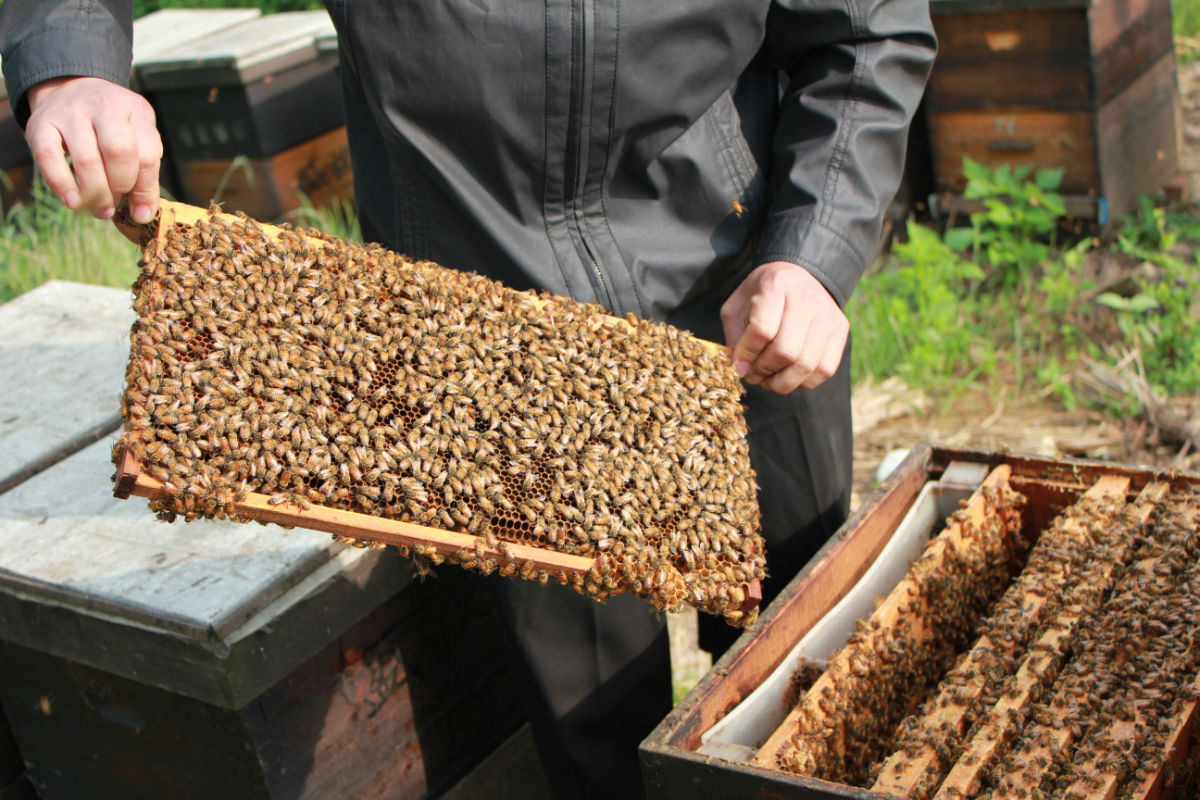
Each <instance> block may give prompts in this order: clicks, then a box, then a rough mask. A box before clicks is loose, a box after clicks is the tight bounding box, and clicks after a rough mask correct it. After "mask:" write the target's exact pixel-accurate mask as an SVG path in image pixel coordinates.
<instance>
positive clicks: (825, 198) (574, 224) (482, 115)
mask: <svg viewBox="0 0 1200 800" xmlns="http://www.w3.org/2000/svg"><path fill="white" fill-rule="evenodd" d="M327 5H328V7H329V10H330V13H331V14H332V17H333V20H334V22H335V24H336V25H337V28H338V31H339V34H340V36H341V44H342V64H343V70H344V73H345V76H346V81H345V82H346V88H347V105H348V111H349V114H348V117H349V120H350V127H351V142H352V149H353V155H354V161H355V168H356V169H355V172H356V175H357V176H358V181H357V184H356V189H357V191H358V201H359V207H360V213H362V214H363V215H364V216H365V217H366V224H367V229H368V230H369V231H370V232H372V233H374V234H375V236H376V237H377V238H380V239H382V240H383V241H385V242H386V243H387V244H389V245H391V246H393V247H395V248H397V249H399V250H402V251H404V252H407V253H409V254H411V255H414V256H419V257H425V258H431V259H434V260H436V261H439V262H441V263H444V264H446V265H448V266H454V267H458V268H462V269H472V270H476V271H479V272H483V273H485V274H488V275H491V276H493V277H497V278H500V279H501V280H504V281H505V282H507V283H509V284H511V285H514V286H517V287H518V288H526V287H532V286H536V287H539V288H545V289H549V290H550V291H552V292H555V293H560V294H568V295H572V296H574V297H577V298H580V299H584V300H593V301H597V302H600V303H602V304H603V305H605V306H608V307H610V308H612V309H614V310H615V311H617V312H626V311H633V312H635V313H637V314H639V315H642V316H647V317H652V318H657V319H672V320H673V321H676V322H678V323H681V324H683V325H684V326H685V327H689V328H691V329H693V330H696V331H697V332H698V333H702V334H703V335H707V336H709V337H712V338H716V337H718V336H719V323H718V321H717V320H716V319H715V318H714V317H713V315H712V312H713V310H714V308H716V307H719V301H720V299H723V298H724V297H725V296H727V295H728V293H729V292H730V291H731V290H732V289H733V288H734V286H736V283H737V281H738V280H740V278H741V277H742V276H743V275H744V274H745V272H747V271H748V270H749V268H751V267H752V266H754V265H755V264H758V263H762V262H765V261H769V260H787V261H793V262H796V263H799V264H801V265H803V266H805V267H806V268H808V269H809V270H811V271H812V272H813V273H814V274H815V275H816V276H817V277H818V278H820V279H821V281H822V282H823V283H824V284H825V286H826V287H827V288H828V289H829V290H830V292H831V293H832V294H833V296H834V297H835V298H836V299H837V300H838V301H839V302H840V303H845V301H846V299H847V298H848V296H849V295H850V292H851V291H852V289H853V287H854V285H855V283H856V282H857V280H858V278H859V276H860V275H861V273H862V270H863V268H864V267H865V265H866V264H867V262H868V261H869V259H870V258H871V257H872V255H873V254H874V252H875V248H876V245H877V239H878V235H879V225H880V216H881V213H882V211H883V209H884V208H885V206H886V204H887V203H888V202H889V200H890V198H891V197H892V195H893V193H894V192H895V190H896V187H897V185H898V183H899V180H900V174H901V169H902V166H903V158H904V141H905V134H906V130H907V127H908V123H909V119H910V117H911V115H912V113H913V111H914V109H915V108H916V105H917V102H918V100H919V99H920V96H921V92H922V90H923V87H924V83H925V78H926V75H927V72H928V69H929V66H930V62H931V60H932V57H933V54H934V39H933V35H932V29H931V26H930V22H929V15H928V7H927V0H790V1H788V2H774V3H772V2H768V0H740V1H739V0H641V1H640V2H626V3H621V2H595V1H594V0H571V1H570V2H567V1H565V0H560V1H554V0H550V1H548V2H545V3H527V2H507V3H486V2H478V1H477V0H438V2H421V3H413V2H400V1H399V0H376V1H374V2H372V1H370V0H368V1H366V2H362V1H361V0H329V1H328V3H327ZM129 7H130V3H129V2H119V1H118V0H102V2H95V1H94V0H93V1H92V2H84V1H83V0H55V1H53V2H50V1H48V0H36V1H35V0H7V2H5V3H4V4H3V5H0V48H2V52H3V56H4V62H3V63H4V71H5V73H6V77H7V80H8V84H9V93H10V95H11V96H12V97H13V98H14V99H15V100H16V101H17V103H18V106H17V107H18V109H19V111H23V105H24V104H23V103H22V102H21V100H22V96H23V94H24V92H25V90H26V89H28V87H29V86H30V85H32V84H33V83H35V82H37V81H40V80H44V79H46V78H50V77H55V76H59V75H68V74H85V75H95V76H99V77H104V78H108V79H110V80H114V81H117V82H124V81H125V80H126V76H127V74H128V64H129V58H130V29H131V26H130V19H129ZM778 76H785V77H784V80H783V83H785V84H786V86H787V88H786V89H784V90H783V91H782V93H781V92H780V89H779V83H780V81H779V80H777V77H778ZM781 96H782V100H780V97H781ZM689 312H691V313H689Z"/></svg>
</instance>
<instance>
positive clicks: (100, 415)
mask: <svg viewBox="0 0 1200 800" xmlns="http://www.w3.org/2000/svg"><path fill="white" fill-rule="evenodd" d="M134 319H136V316H135V315H134V313H133V311H132V310H131V309H130V307H129V291H128V290H125V289H114V288H107V287H100V286H85V285H84V284H81V283H70V282H68V281H50V282H49V283H46V284H43V285H42V286H39V287H38V288H37V289H34V290H33V291H30V292H26V293H25V294H23V295H21V296H20V297H17V298H16V299H14V300H11V301H9V302H8V303H5V304H4V305H2V306H0V375H3V376H4V386H5V391H4V392H0V451H3V453H4V462H3V466H0V492H4V491H5V490H7V489H8V488H10V487H12V486H14V485H15V484H16V483H18V482H20V481H21V480H22V478H23V477H24V476H27V475H29V474H31V473H32V472H36V471H37V470H38V468H39V467H38V465H44V464H48V463H53V462H54V461H55V460H56V454H61V453H63V452H67V453H69V452H73V451H74V450H77V449H79V447H80V446H82V445H85V444H87V443H88V442H92V441H95V440H96V438H98V437H99V436H102V435H104V434H106V433H108V432H110V431H114V430H116V428H117V426H118V425H119V424H120V414H119V413H118V411H117V409H118V404H119V401H120V396H121V392H120V389H121V374H122V372H123V371H124V367H125V361H126V359H127V358H128V355H129V344H128V343H129V326H130V325H131V324H132V323H133V321H134ZM89 437H90V438H89Z"/></svg>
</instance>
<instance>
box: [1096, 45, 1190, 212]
mask: <svg viewBox="0 0 1200 800" xmlns="http://www.w3.org/2000/svg"><path fill="white" fill-rule="evenodd" d="M1178 96H1179V91H1178V86H1177V82H1176V75H1175V57H1174V54H1173V53H1167V54H1166V55H1164V56H1163V57H1162V58H1160V59H1159V60H1158V62H1156V63H1155V64H1153V65H1152V66H1149V67H1147V68H1146V69H1145V71H1144V72H1143V73H1142V74H1141V75H1140V76H1139V77H1138V78H1137V79H1136V80H1135V81H1133V82H1132V83H1130V84H1129V85H1128V86H1127V87H1126V88H1125V89H1124V90H1122V91H1121V92H1120V93H1119V94H1118V95H1116V96H1115V97H1113V99H1112V100H1110V101H1109V102H1107V103H1105V104H1104V106H1103V108H1101V109H1100V112H1099V114H1098V115H1097V118H1096V129H1097V139H1098V145H1097V147H1098V149H1097V158H1098V162H1097V163H1098V165H1099V169H1100V177H1101V180H1102V183H1101V184H1100V186H1101V187H1102V193H1103V194H1104V196H1105V197H1106V198H1107V200H1108V207H1109V213H1110V215H1111V216H1112V217H1113V218H1114V219H1115V218H1117V217H1119V216H1120V215H1122V214H1125V213H1128V212H1130V211H1132V210H1134V208H1135V207H1136V204H1137V196H1138V194H1155V193H1157V192H1159V191H1161V190H1162V187H1163V185H1164V184H1165V183H1166V182H1167V181H1168V180H1170V179H1171V178H1173V177H1174V176H1175V174H1176V172H1177V171H1178V166H1179V136H1180V131H1179V126H1178V121H1177V105H1178Z"/></svg>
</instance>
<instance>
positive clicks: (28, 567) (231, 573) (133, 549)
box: [0, 441, 339, 639]
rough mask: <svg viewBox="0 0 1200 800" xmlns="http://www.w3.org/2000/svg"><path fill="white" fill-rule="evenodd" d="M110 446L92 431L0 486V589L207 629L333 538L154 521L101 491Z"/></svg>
mask: <svg viewBox="0 0 1200 800" xmlns="http://www.w3.org/2000/svg"><path fill="white" fill-rule="evenodd" d="M110 450H111V444H110V442H109V441H102V442H96V443H95V444H93V445H91V446H89V447H87V448H85V449H84V450H82V451H81V452H79V453H77V454H75V455H74V456H71V457H70V458H68V459H66V460H65V461H62V462H60V463H58V464H56V465H54V466H53V467H51V468H50V469H48V470H46V471H44V472H42V473H40V474H38V475H37V476H35V477H33V478H31V479H29V480H27V481H25V482H24V483H22V484H21V485H20V486H18V487H16V488H15V489H12V490H10V491H9V492H7V493H6V494H4V495H2V496H0V590H5V589H8V590H12V591H15V592H18V593H21V594H24V595H32V596H37V597H41V598H44V599H45V600H46V601H47V602H54V603H58V604H62V605H68V606H73V607H75V608H78V609H80V610H83V611H94V612H99V613H103V614H107V615H113V616H117V617H120V618H122V619H125V620H128V621H130V622H136V623H138V624H142V625H149V626H153V627H158V628H161V629H162V630H164V631H171V632H173V633H176V634H181V635H184V636H190V637H193V638H204V639H207V638H208V637H209V636H211V635H216V636H219V637H223V636H226V635H228V634H229V633H230V632H231V631H232V630H233V629H235V628H236V627H238V626H239V625H240V624H241V623H242V622H244V621H245V620H246V619H248V618H250V617H251V616H253V615H254V614H256V613H257V612H259V611H261V610H262V609H263V608H265V607H266V605H267V604H269V603H270V602H271V601H272V600H274V599H275V598H277V597H279V596H280V595H281V594H282V593H283V592H284V591H286V590H287V589H288V588H289V587H290V586H292V585H295V584H296V583H298V582H299V581H300V580H302V579H303V578H304V577H305V576H307V575H308V574H310V573H311V572H312V571H313V570H315V569H316V568H317V567H319V566H320V565H322V564H324V563H325V562H327V561H329V560H330V558H332V557H333V555H334V554H335V553H336V551H337V550H338V549H339V548H338V546H337V545H335V544H334V543H333V542H332V540H331V539H330V538H329V536H327V535H325V534H321V533H315V532H312V531H305V530H297V531H285V530H283V529H281V528H279V527H276V526H262V525H246V524H240V523H233V522H213V521H197V522H193V523H187V524H165V523H162V522H159V521H157V520H156V519H155V518H154V514H153V513H152V512H150V511H149V509H147V507H146V505H145V504H144V503H126V502H122V501H121V500H118V499H116V498H114V497H113V496H112V487H111V484H110V482H109V476H110V475H111V474H112V469H113V468H112V465H111V463H110V460H109V454H110ZM0 626H2V623H0ZM2 633H3V631H2V627H0V635H2Z"/></svg>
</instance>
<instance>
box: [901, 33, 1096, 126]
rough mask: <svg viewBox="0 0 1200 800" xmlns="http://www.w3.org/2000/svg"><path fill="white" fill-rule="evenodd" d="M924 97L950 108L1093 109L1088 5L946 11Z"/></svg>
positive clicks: (933, 108)
mask: <svg viewBox="0 0 1200 800" xmlns="http://www.w3.org/2000/svg"><path fill="white" fill-rule="evenodd" d="M934 28H935V30H936V32H937V37H938V58H937V62H936V63H935V64H934V69H933V73H932V74H931V75H930V80H929V88H928V89H927V90H926V96H925V102H926V103H927V105H928V108H929V112H930V113H931V114H937V113H942V112H947V111H971V110H974V111H982V110H991V109H1004V110H1010V111H1016V110H1025V111H1034V110H1041V111H1083V110H1094V109H1095V107H1096V105H1097V103H1096V100H1095V96H1094V94H1093V91H1092V76H1091V68H1090V55H1091V53H1090V48H1089V43H1088V21H1087V16H1086V14H1085V13H1084V12H1083V11H1082V10H1081V9H1057V10H1045V11H1037V12H1032V11H1001V12H995V13H975V14H954V15H949V14H942V15H938V16H935V17H934Z"/></svg>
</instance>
